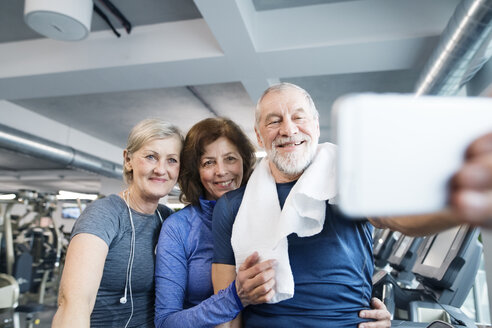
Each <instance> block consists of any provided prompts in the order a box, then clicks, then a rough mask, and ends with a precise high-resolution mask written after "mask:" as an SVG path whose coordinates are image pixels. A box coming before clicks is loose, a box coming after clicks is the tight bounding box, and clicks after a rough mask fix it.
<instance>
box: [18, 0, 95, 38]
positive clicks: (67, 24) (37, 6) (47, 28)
mask: <svg viewBox="0 0 492 328" xmlns="http://www.w3.org/2000/svg"><path fill="white" fill-rule="evenodd" d="M92 11H93V2H92V0H25V7H24V20H25V22H26V24H27V25H28V26H29V27H30V28H32V29H33V30H34V31H36V32H38V33H39V34H42V35H44V36H46V37H48V38H51V39H55V40H61V41H78V40H82V39H85V38H86V37H87V36H88V35H89V32H90V27H91V18H92Z"/></svg>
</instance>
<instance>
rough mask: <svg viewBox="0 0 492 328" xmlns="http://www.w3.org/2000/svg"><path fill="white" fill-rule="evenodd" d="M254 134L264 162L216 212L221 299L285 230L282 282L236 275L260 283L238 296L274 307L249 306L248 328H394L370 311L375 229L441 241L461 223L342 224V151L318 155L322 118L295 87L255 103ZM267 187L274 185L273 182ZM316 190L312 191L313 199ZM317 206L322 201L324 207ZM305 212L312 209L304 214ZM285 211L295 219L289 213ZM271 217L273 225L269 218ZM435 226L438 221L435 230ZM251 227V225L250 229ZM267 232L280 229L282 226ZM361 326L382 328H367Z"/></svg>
mask: <svg viewBox="0 0 492 328" xmlns="http://www.w3.org/2000/svg"><path fill="white" fill-rule="evenodd" d="M255 131H256V135H257V139H258V143H259V144H260V146H262V147H263V148H265V150H266V152H267V158H266V159H265V160H264V162H262V163H260V164H259V165H258V167H257V168H256V169H255V172H254V173H253V175H252V177H251V180H250V182H249V183H248V185H247V186H246V188H245V187H243V188H240V189H238V190H235V191H233V192H230V193H228V194H226V195H225V196H223V197H222V198H221V199H220V200H219V201H218V202H217V205H216V207H215V210H214V217H213V231H214V252H215V254H214V264H213V266H212V279H213V283H214V289H215V290H216V291H218V290H220V289H222V288H225V287H227V286H228V285H229V284H230V282H231V281H233V280H234V279H235V277H236V263H237V262H238V259H239V261H242V260H243V259H241V257H240V256H239V257H238V249H237V248H239V247H241V245H242V244H247V243H248V242H249V239H251V240H252V241H251V243H250V245H258V248H256V249H255V248H253V249H249V252H251V251H253V250H259V252H260V257H262V258H265V259H268V258H271V257H270V255H272V254H271V253H268V251H267V252H266V253H265V252H263V250H262V247H263V246H262V245H264V244H265V243H263V242H262V241H260V242H258V243H257V241H256V239H258V238H265V237H266V239H270V237H271V238H272V239H275V238H277V237H279V234H278V233H277V231H278V230H285V231H286V234H285V235H286V236H285V237H286V238H285V241H282V240H281V239H279V241H278V242H277V240H276V239H275V242H274V245H275V246H274V247H273V248H274V249H275V250H274V252H276V253H275V254H273V255H272V257H273V258H277V259H278V258H280V260H279V262H286V263H287V265H286V266H285V265H284V266H283V267H282V268H280V264H279V268H278V270H277V271H281V272H282V273H283V274H282V278H279V275H278V272H277V277H276V279H275V278H274V277H273V274H272V273H271V270H270V271H269V272H270V273H269V274H265V272H263V273H261V271H262V268H261V267H258V266H253V267H251V263H246V264H244V265H242V266H241V267H239V271H238V273H237V274H244V275H249V276H251V277H255V276H256V277H257V282H256V284H254V285H250V286H237V289H238V293H242V292H244V290H251V289H256V292H257V293H259V294H264V295H265V300H267V301H269V300H270V301H272V300H273V301H275V302H274V303H270V304H259V305H250V306H248V307H247V308H246V309H245V310H244V311H243V322H244V325H245V326H246V327H300V326H302V327H320V326H325V327H326V326H332V327H345V326H346V327H354V326H356V325H359V327H385V326H389V325H390V321H389V315H388V312H387V311H386V310H385V307H384V305H382V304H381V302H380V301H379V300H374V299H373V300H372V301H371V290H372V284H371V277H372V273H373V262H372V261H373V260H372V248H371V246H372V238H371V234H372V229H373V227H372V225H374V226H376V227H379V228H391V229H393V230H398V231H401V232H402V233H404V234H407V235H422V234H431V233H435V232H438V231H441V230H443V229H446V228H449V227H451V226H453V225H456V224H459V223H460V221H459V220H458V219H457V217H456V216H455V215H449V213H442V214H440V215H435V216H432V217H431V216H420V217H414V218H413V219H412V220H405V219H403V218H400V219H378V220H372V219H368V220H366V219H360V220H353V219H347V218H345V217H344V216H343V215H342V214H341V213H339V212H338V211H337V210H336V209H335V208H334V207H333V206H332V205H331V204H330V203H331V200H332V199H333V197H334V194H336V186H334V181H333V178H334V177H333V171H334V169H333V170H332V168H333V167H334V166H333V163H334V156H335V152H334V147H335V146H334V145H331V144H321V145H319V146H318V139H319V136H320V129H319V121H318V112H317V111H316V108H315V105H314V103H313V101H312V99H311V97H310V96H309V94H308V93H307V92H306V91H305V90H303V89H302V88H300V87H298V86H296V85H293V84H289V83H281V84H278V85H275V86H272V87H270V88H269V89H267V90H266V91H265V93H264V94H263V96H262V97H261V98H260V100H259V101H258V105H257V109H256V126H255ZM323 168H325V169H323ZM270 180H271V183H270V182H268V181H270ZM319 181H322V183H319ZM325 182H326V183H325ZM299 184H301V185H302V184H304V186H299ZM310 185H312V186H313V188H312V189H314V191H311V190H310V189H311V188H309V187H310ZM269 188H272V189H269ZM266 190H269V191H271V192H272V193H273V194H275V190H276V196H277V197H273V198H272V197H269V196H270V194H269V192H266ZM293 193H296V195H297V194H299V195H300V196H299V197H301V198H299V199H302V200H304V199H306V201H301V202H297V201H296V197H297V196H296V195H291V196H289V194H293ZM288 196H289V197H288ZM306 197H307V198H306ZM317 199H322V200H323V201H322V202H321V203H320V202H319V201H317ZM303 204H310V205H308V206H307V207H308V208H305V207H306V206H305V205H303ZM311 204H312V206H311ZM277 207H278V210H277V209H276V208H277ZM286 207H289V208H288V209H286ZM311 207H312V208H311ZM292 209H293V210H292ZM319 209H322V211H323V212H322V215H321V216H322V217H321V218H319V217H316V215H317V214H316V213H315V214H313V215H312V216H313V220H307V221H302V220H304V219H305V218H304V217H305V216H307V217H309V218H311V217H310V216H311V212H316V211H317V212H319ZM288 211H290V212H289V213H294V214H292V215H291V214H289V215H287V214H285V213H284V212H288ZM264 213H268V215H267V216H266V217H264V216H262V214H264ZM295 213H307V214H306V215H304V214H302V215H299V216H300V217H301V218H300V220H301V221H295V220H296V218H294V219H292V217H295V216H296V214H295ZM284 214H285V215H284ZM437 216H440V217H439V218H438V219H437V220H436V217H437ZM242 217H244V218H245V220H243V221H241V222H246V223H245V224H240V223H238V220H240V219H241V218H242ZM279 218H281V220H279ZM248 219H251V222H252V223H251V224H249V223H248V222H247V220H248ZM283 220H284V221H283ZM292 220H293V221H292ZM308 221H309V223H307V225H309V226H311V224H312V229H311V228H310V229H307V230H309V231H306V230H305V229H304V228H303V227H304V226H306V224H304V223H302V224H297V223H296V222H308ZM270 222H279V225H278V226H275V223H273V225H272V224H270ZM284 222H294V223H293V224H291V223H288V224H291V225H292V226H293V227H294V228H293V229H292V230H289V229H290V228H289V229H284V227H283V226H282V224H283V223H284ZM255 224H256V226H257V227H259V228H257V230H256V231H254V230H251V229H255V228H251V227H250V226H254V225H255ZM296 224H297V225H296ZM371 224H372V225H371ZM233 226H234V228H233ZM238 226H241V227H243V228H244V229H246V231H247V233H243V234H242V235H241V232H240V229H241V228H238ZM263 226H264V229H262V227H263ZM299 227H300V228H299ZM296 229H298V230H296ZM299 229H300V230H299ZM290 232H295V233H290ZM289 233H290V234H289ZM262 236H263V237H262ZM300 236H302V237H300ZM280 237H282V236H280ZM231 240H232V242H231ZM255 243H257V244H255ZM267 244H268V242H267ZM277 245H283V246H277ZM287 245H288V246H287ZM233 246H234V249H233ZM282 247H285V249H286V250H285V252H286V254H288V256H286V257H284V258H282V255H281V253H282V251H280V252H277V250H278V249H281V248H282ZM263 248H264V247H263ZM235 253H236V254H235ZM248 254H249V253H248ZM279 254H280V255H279ZM250 260H251V259H250ZM258 273H260V274H258ZM284 273H285V274H284ZM292 278H293V279H292ZM279 280H281V281H279ZM290 280H292V281H290ZM274 284H276V285H275V287H274ZM289 284H292V288H290V286H289ZM280 285H282V286H280ZM285 286H287V287H285ZM294 287H295V288H294ZM294 290H295V293H294V292H293V291H294ZM275 294H277V295H278V294H280V297H279V298H277V299H276V298H275ZM371 302H372V304H370V303H371ZM371 307H372V308H373V310H370V308H371ZM363 318H366V319H376V320H378V321H375V322H364V321H367V320H365V319H363ZM238 320H240V319H238Z"/></svg>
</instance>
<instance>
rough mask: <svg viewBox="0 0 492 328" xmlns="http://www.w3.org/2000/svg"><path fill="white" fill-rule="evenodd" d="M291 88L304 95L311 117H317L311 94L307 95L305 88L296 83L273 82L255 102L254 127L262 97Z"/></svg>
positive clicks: (258, 116) (257, 119)
mask: <svg viewBox="0 0 492 328" xmlns="http://www.w3.org/2000/svg"><path fill="white" fill-rule="evenodd" d="M292 89H294V90H297V91H299V92H301V93H302V94H303V95H304V96H305V97H306V100H307V102H308V104H309V109H310V110H311V113H312V114H313V118H314V119H316V120H317V119H318V117H319V113H318V110H317V109H316V106H315V105H314V102H313V98H311V95H309V93H308V92H307V91H306V90H304V89H303V88H301V87H300V86H298V85H295V84H292V83H288V82H281V83H277V84H274V85H272V86H270V87H269V88H268V89H266V90H265V92H263V94H262V95H261V97H260V99H259V100H258V102H257V103H256V110H255V127H256V129H258V128H259V124H260V103H261V101H262V100H263V98H265V97H266V95H268V94H269V93H271V92H282V91H285V90H292Z"/></svg>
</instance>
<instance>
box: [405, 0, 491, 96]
mask: <svg viewBox="0 0 492 328" xmlns="http://www.w3.org/2000/svg"><path fill="white" fill-rule="evenodd" d="M491 40H492V0H463V1H462V2H461V3H460V4H459V5H458V6H457V7H456V10H455V12H454V14H453V16H452V17H451V19H450V21H449V23H448V25H447V26H446V28H445V29H444V31H443V33H442V35H441V38H440V40H439V44H438V46H437V48H436V49H435V51H434V53H433V54H432V56H431V58H430V60H429V61H428V63H427V64H426V66H425V67H424V70H423V72H422V74H421V77H420V80H419V82H418V83H417V86H416V88H415V93H416V94H417V95H424V94H430V95H452V94H455V93H456V92H458V91H459V89H460V88H461V87H462V86H463V85H464V84H465V83H466V82H468V81H469V80H470V79H471V78H472V77H473V76H474V75H475V73H476V72H477V71H478V70H479V69H480V68H481V67H482V66H483V65H484V64H485V63H486V62H487V61H488V59H489V58H490V57H491V55H492V42H491Z"/></svg>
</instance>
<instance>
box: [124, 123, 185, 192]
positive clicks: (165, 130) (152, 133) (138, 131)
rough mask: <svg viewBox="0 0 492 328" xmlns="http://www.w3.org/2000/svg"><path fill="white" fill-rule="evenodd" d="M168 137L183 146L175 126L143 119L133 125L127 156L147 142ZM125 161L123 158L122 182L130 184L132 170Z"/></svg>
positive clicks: (181, 138)
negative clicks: (173, 138)
mask: <svg viewBox="0 0 492 328" xmlns="http://www.w3.org/2000/svg"><path fill="white" fill-rule="evenodd" d="M170 137H175V138H176V139H177V140H179V141H180V143H181V145H183V136H182V135H181V132H180V131H179V129H178V128H177V127H176V126H174V125H172V124H171V123H168V122H166V121H163V120H161V119H158V118H150V119H145V120H143V121H141V122H139V123H138V124H137V125H135V126H134V127H133V129H132V130H131V131H130V134H129V135H128V141H127V144H126V151H127V155H128V156H131V155H132V154H133V153H135V152H136V151H138V150H139V149H140V148H141V147H142V146H143V145H144V144H145V143H146V142H147V141H150V140H153V139H165V138H170ZM125 160H126V159H125V158H123V180H124V181H125V183H126V184H130V183H131V182H132V181H133V170H128V169H127V168H126V165H125Z"/></svg>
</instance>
